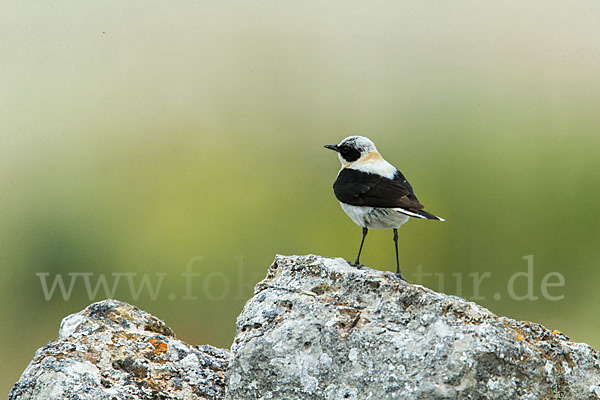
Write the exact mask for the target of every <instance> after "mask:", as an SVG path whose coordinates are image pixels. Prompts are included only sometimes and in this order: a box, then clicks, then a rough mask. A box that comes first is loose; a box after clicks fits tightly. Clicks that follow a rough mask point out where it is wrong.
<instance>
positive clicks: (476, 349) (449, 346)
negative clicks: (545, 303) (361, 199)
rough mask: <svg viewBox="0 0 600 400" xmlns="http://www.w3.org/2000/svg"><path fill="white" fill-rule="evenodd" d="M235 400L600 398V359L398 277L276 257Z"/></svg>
mask: <svg viewBox="0 0 600 400" xmlns="http://www.w3.org/2000/svg"><path fill="white" fill-rule="evenodd" d="M226 385H227V395H226V398H227V399H231V400H238V399H360V400H366V399H373V400H380V399H589V398H592V399H597V398H600V386H599V385H600V361H599V354H598V353H596V352H595V351H594V350H592V349H591V348H590V347H589V346H588V345H586V344H579V343H573V342H571V341H569V340H568V338H567V337H566V336H564V335H563V334H561V333H560V332H558V331H554V332H551V331H549V330H547V329H545V328H544V327H543V326H541V325H539V324H535V323H529V322H517V321H514V320H511V319H508V318H501V317H498V316H496V315H494V314H493V313H491V312H490V311H489V310H487V309H485V308H483V307H480V306H478V305H477V304H474V303H471V302H468V301H466V300H463V299H461V298H458V297H454V296H448V295H444V294H440V293H436V292H433V291H431V290H428V289H426V288H424V287H422V286H418V285H412V284H410V283H406V282H403V281H400V280H399V279H397V278H396V277H395V276H394V275H392V274H390V273H387V272H381V271H375V270H371V269H368V268H363V269H360V270H359V269H356V268H353V267H350V266H349V265H348V264H347V262H346V261H344V260H342V259H328V258H322V257H318V256H306V257H282V256H279V257H277V258H276V260H275V262H274V263H273V265H272V266H271V268H270V269H269V271H268V274H267V277H266V279H264V280H263V281H262V282H260V283H259V284H258V285H257V286H256V288H255V296H254V297H253V298H252V299H250V300H249V301H248V302H247V304H246V306H245V307H244V310H243V311H242V313H241V315H240V316H239V317H238V320H237V335H236V337H235V341H234V343H233V346H232V349H231V361H230V366H229V369H228V371H227V375H226Z"/></svg>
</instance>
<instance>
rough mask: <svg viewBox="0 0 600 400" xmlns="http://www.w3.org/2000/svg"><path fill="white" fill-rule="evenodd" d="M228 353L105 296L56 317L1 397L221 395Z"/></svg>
mask: <svg viewBox="0 0 600 400" xmlns="http://www.w3.org/2000/svg"><path fill="white" fill-rule="evenodd" d="M228 357H229V354H228V352H227V351H226V350H221V349H217V348H215V347H212V346H191V345H189V344H186V343H184V342H182V341H180V340H177V339H176V338H175V335H174V333H173V331H172V330H171V329H170V328H169V327H168V326H166V325H165V323H164V322H162V321H161V320H159V319H158V318H156V317H154V316H152V315H150V314H147V313H145V312H144V311H141V310H139V309H138V308H137V307H133V306H131V305H129V304H126V303H122V302H119V301H115V300H105V301H102V302H99V303H95V304H92V305H90V306H89V307H87V308H86V309H85V310H83V311H81V312H80V313H77V314H73V315H70V316H68V317H67V318H65V319H64V320H63V321H62V324H61V327H60V332H59V338H58V340H55V341H53V342H50V343H48V344H47V345H46V346H44V347H42V348H41V349H39V350H38V351H37V352H36V354H35V357H34V358H33V361H31V363H30V364H29V366H28V367H27V369H26V370H25V372H24V373H23V375H22V376H21V379H20V380H19V382H18V383H17V384H16V385H15V386H14V387H13V389H12V390H11V392H10V394H9V396H8V398H9V400H17V399H39V400H42V399H43V400H54V399H56V400H58V399H80V400H84V399H90V400H104V399H106V400H122V399H123V400H124V399H132V400H133V399H186V400H188V399H190V400H191V399H222V398H223V397H224V393H225V388H224V383H223V377H224V374H225V369H226V368H227V364H228Z"/></svg>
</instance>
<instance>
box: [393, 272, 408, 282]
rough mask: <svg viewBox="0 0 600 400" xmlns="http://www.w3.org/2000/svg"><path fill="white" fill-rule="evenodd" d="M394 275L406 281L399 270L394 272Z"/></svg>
mask: <svg viewBox="0 0 600 400" xmlns="http://www.w3.org/2000/svg"><path fill="white" fill-rule="evenodd" d="M394 275H395V276H396V278H400V279H402V280H403V281H404V282H408V281H407V280H406V279H404V278H403V277H402V274H401V273H400V271H398V272H396V273H395V274H394Z"/></svg>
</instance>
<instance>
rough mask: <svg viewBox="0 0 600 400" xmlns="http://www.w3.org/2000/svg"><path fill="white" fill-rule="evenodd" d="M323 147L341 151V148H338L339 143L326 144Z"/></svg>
mask: <svg viewBox="0 0 600 400" xmlns="http://www.w3.org/2000/svg"><path fill="white" fill-rule="evenodd" d="M323 147H325V148H326V149H329V150H333V151H337V152H339V151H340V149H338V147H337V145H335V144H326V145H325V146H323Z"/></svg>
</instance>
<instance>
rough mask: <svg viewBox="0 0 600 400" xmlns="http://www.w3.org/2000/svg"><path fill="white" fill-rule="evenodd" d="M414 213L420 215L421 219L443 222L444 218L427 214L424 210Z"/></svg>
mask: <svg viewBox="0 0 600 400" xmlns="http://www.w3.org/2000/svg"><path fill="white" fill-rule="evenodd" d="M414 213H415V214H419V215H421V216H422V217H423V218H427V219H436V220H438V221H445V219H444V218H440V217H436V216H435V215H433V214H431V213H428V212H427V211H424V210H419V211H415V212H414Z"/></svg>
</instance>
